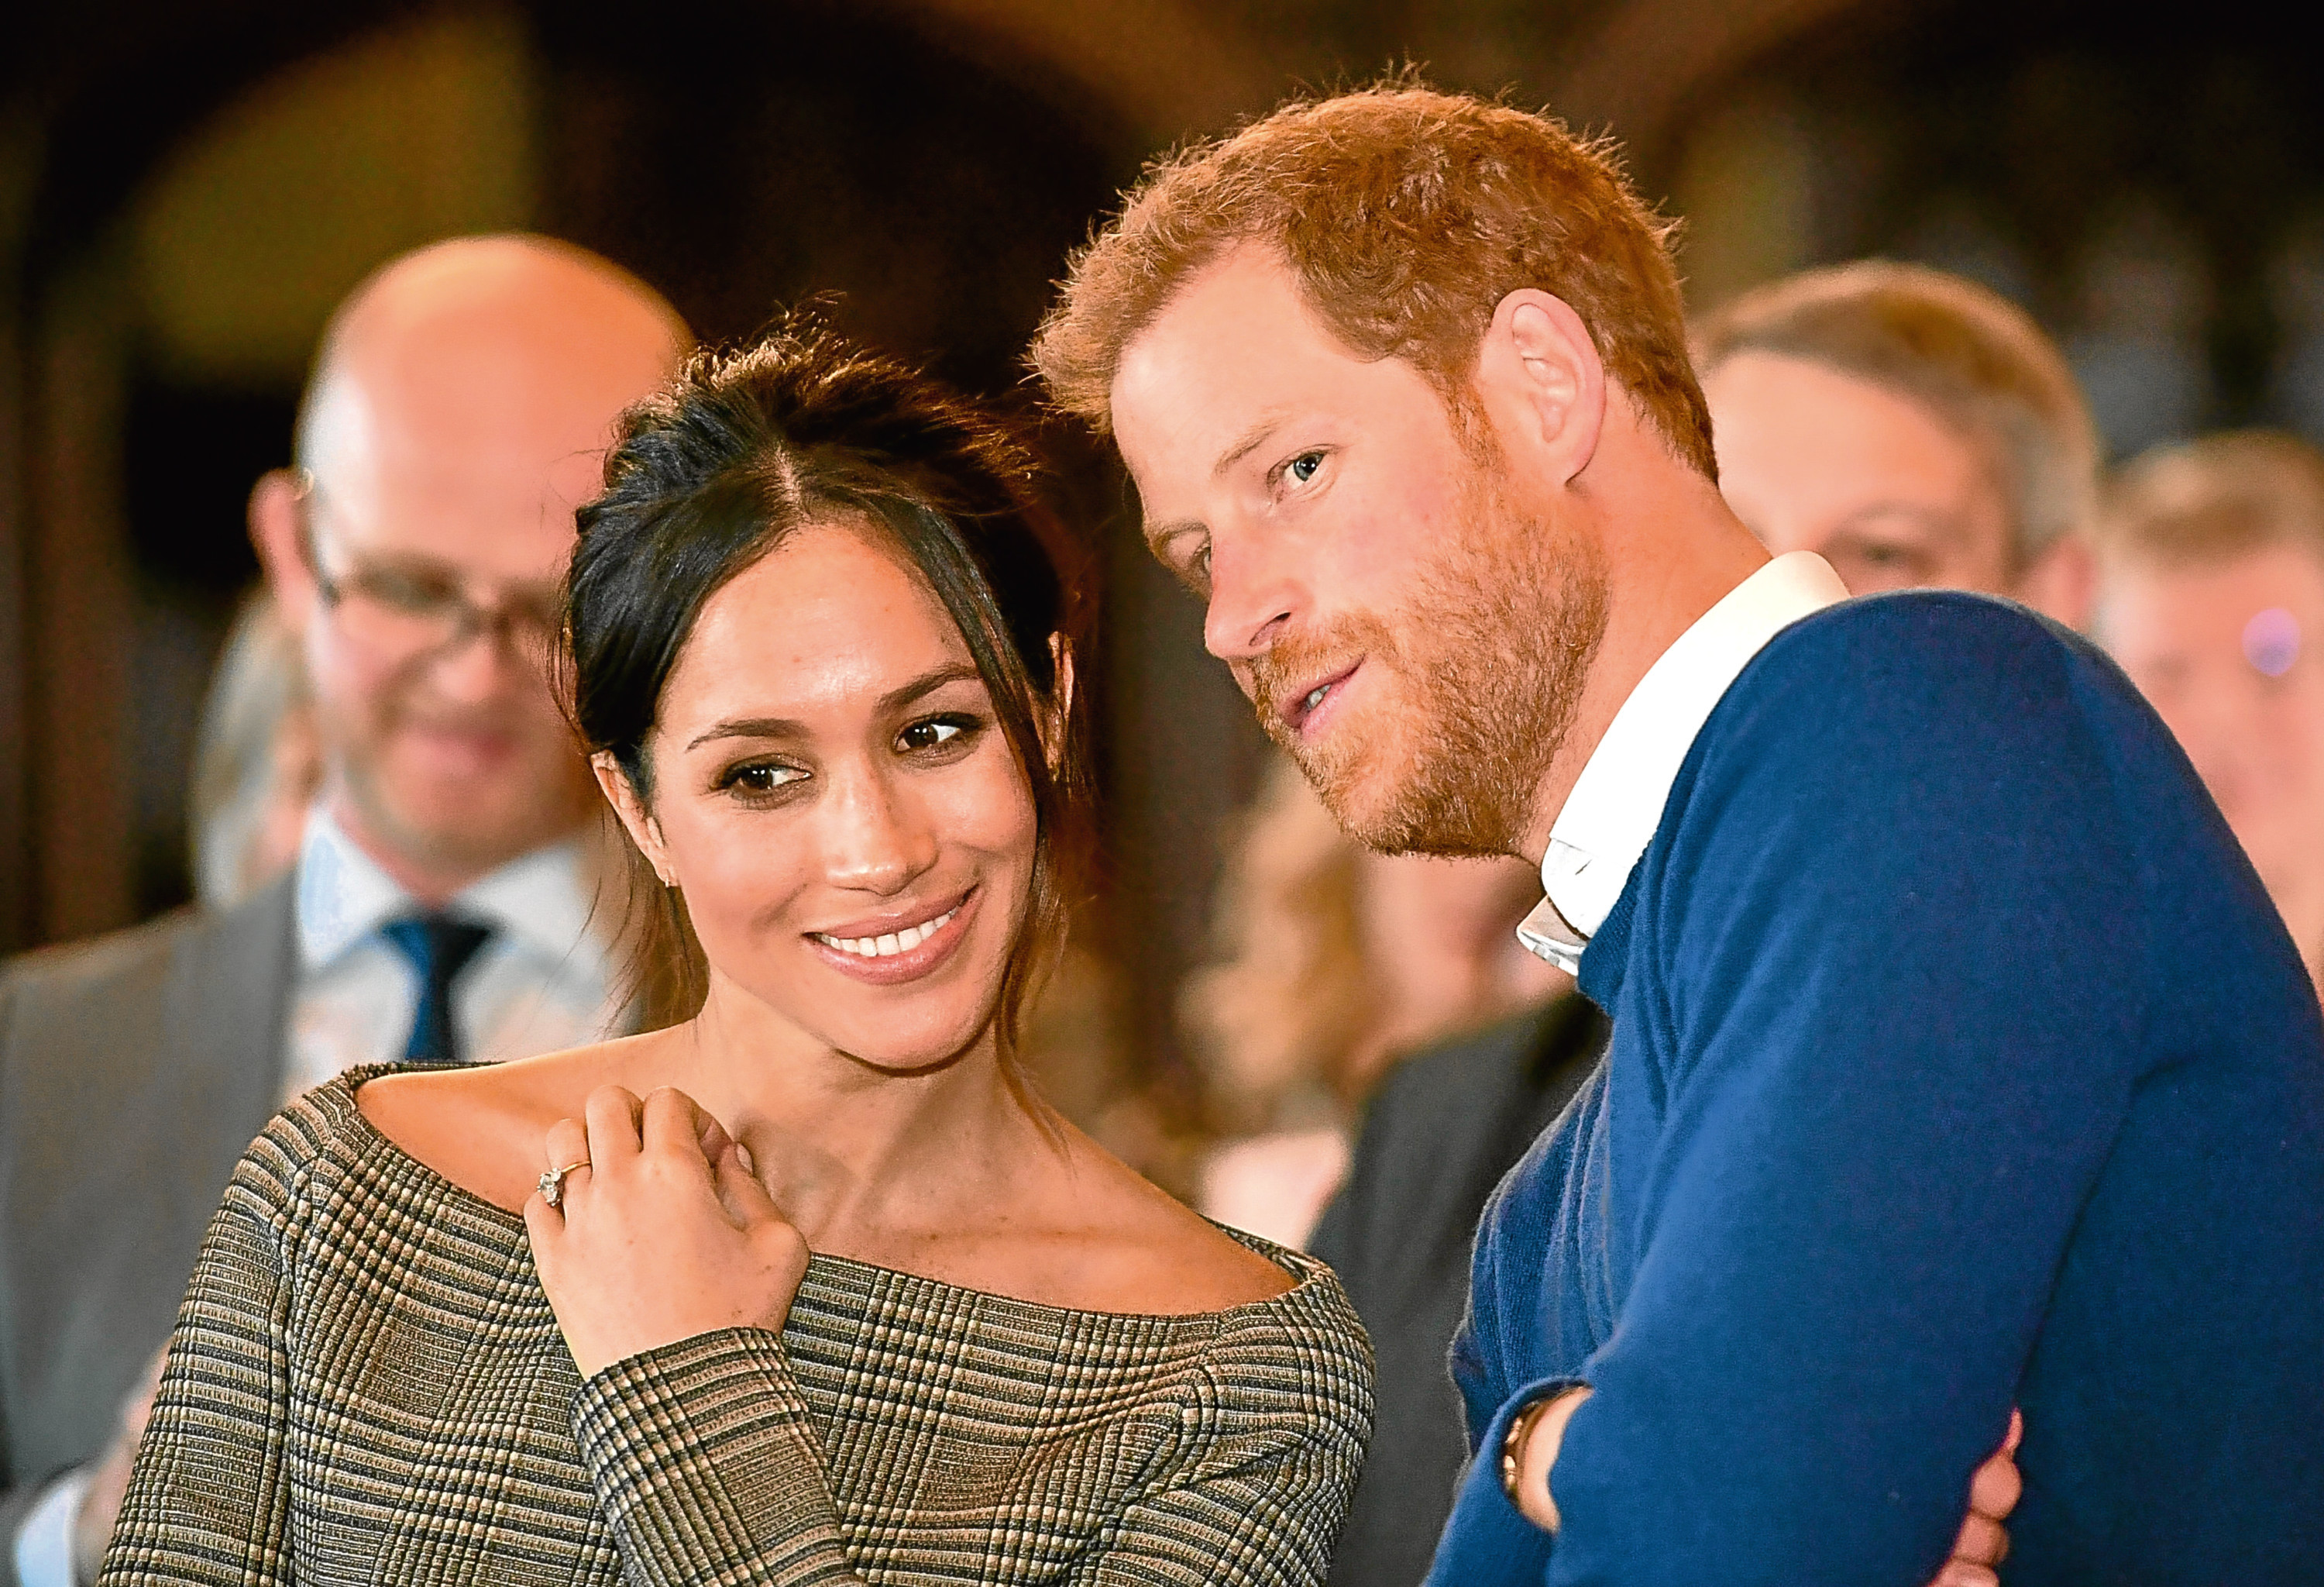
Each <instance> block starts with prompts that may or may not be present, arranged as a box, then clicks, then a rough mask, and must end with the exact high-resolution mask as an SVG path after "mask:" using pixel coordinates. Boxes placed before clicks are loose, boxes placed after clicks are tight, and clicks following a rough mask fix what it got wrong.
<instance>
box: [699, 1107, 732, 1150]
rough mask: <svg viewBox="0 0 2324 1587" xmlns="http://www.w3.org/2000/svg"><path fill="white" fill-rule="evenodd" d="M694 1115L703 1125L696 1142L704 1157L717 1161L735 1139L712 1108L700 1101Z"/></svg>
mask: <svg viewBox="0 0 2324 1587" xmlns="http://www.w3.org/2000/svg"><path fill="white" fill-rule="evenodd" d="M694 1116H695V1120H696V1122H697V1123H699V1124H700V1125H701V1126H702V1133H701V1134H700V1135H699V1136H698V1137H697V1138H696V1145H697V1146H699V1147H701V1148H702V1156H703V1158H704V1159H705V1161H708V1162H713V1163H715V1162H716V1161H717V1160H718V1159H719V1158H722V1157H724V1155H725V1153H726V1149H727V1148H728V1147H729V1146H731V1145H733V1138H732V1137H731V1136H729V1135H728V1134H727V1133H726V1126H725V1125H724V1124H721V1123H720V1122H719V1121H718V1120H717V1119H716V1117H715V1115H713V1114H712V1112H710V1110H709V1109H708V1108H705V1107H704V1106H702V1105H701V1104H700V1103H696V1104H695V1109H694Z"/></svg>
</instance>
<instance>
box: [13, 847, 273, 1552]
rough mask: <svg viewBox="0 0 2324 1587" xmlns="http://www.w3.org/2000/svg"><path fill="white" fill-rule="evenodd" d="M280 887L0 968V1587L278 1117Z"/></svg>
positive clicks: (95, 1447)
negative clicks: (232, 1182) (22, 1531)
mask: <svg viewBox="0 0 2324 1587" xmlns="http://www.w3.org/2000/svg"><path fill="white" fill-rule="evenodd" d="M292 890H293V883H292V881H291V878H287V877H286V878H284V879H283V880H281V881H278V882H276V883H275V884H273V885H272V886H271V887H268V888H266V889H265V890H263V891H261V892H259V893H258V894H256V895H255V896H254V897H253V898H251V899H249V900H245V901H244V902H243V903H241V904H239V905H237V906H236V907H235V908H234V909H231V910H227V911H225V912H222V913H219V914H214V915H213V914H204V913H199V912H195V911H181V912H180V913H178V914H174V915H170V916H165V917H164V918H161V919H160V920H156V921H154V922H152V923H151V924H149V925H146V926H141V927H136V928H134V929H133V930H128V931H123V932H116V933H115V934H114V935H112V936H109V937H100V938H98V939H97V940H96V941H94V942H91V943H88V944H82V945H75V946H68V947H62V948H54V949H49V950H46V951H44V952H42V953H38V954H33V955H28V956H26V957H24V958H23V959H20V960H18V961H16V962H15V963H14V964H10V965H8V966H7V967H6V968H5V971H0V1462H5V1463H0V1489H5V1499H0V1582H8V1583H11V1584H12V1587H13V1583H14V1578H15V1550H14V1538H15V1532H16V1527H17V1525H18V1524H19V1523H20V1522H21V1521H22V1519H23V1511H24V1510H25V1509H27V1508H28V1507H29V1505H30V1503H31V1502H32V1499H34V1498H35V1496H36V1495H37V1493H38V1491H39V1490H40V1488H41V1487H42V1484H44V1483H45V1482H47V1481H48V1480H49V1479H50V1478H51V1477H53V1476H54V1475H56V1474H57V1473H58V1472H61V1471H63V1470H65V1469H66V1468H68V1467H70V1466H74V1465H78V1464H79V1463H81V1462H85V1461H88V1460H90V1459H92V1458H94V1457H95V1456H96V1455H97V1454H98V1453H101V1452H102V1451H103V1450H104V1448H105V1446H106V1443H107V1442H108V1441H109V1440H110V1438H111V1437H112V1435H113V1432H114V1429H115V1426H117V1425H118V1422H119V1416H120V1407H121V1402H122V1399H123V1398H124V1396H126V1395H127V1393H128V1392H129V1390H130V1389H131V1388H132V1387H133V1386H134V1384H135V1382H136V1380H137V1378H138V1375H139V1373H140V1372H142V1371H143V1370H144V1368H145V1366H146V1363H147V1362H148V1361H151V1360H152V1356H153V1353H154V1352H156V1351H158V1350H160V1349H161V1346H162V1344H163V1343H164V1342H167V1340H168V1339H169V1336H170V1329H171V1324H172V1323H173V1322H174V1320H175V1319H176V1316H177V1311H178V1302H179V1300H180V1297H181V1296H183V1294H184V1293H185V1287H186V1280H187V1278H188V1276H189V1274H190V1273H191V1272H192V1271H193V1266H194V1256H195V1253H196V1251H197V1250H198V1249H199V1248H200V1245H201V1241H202V1234H203V1232H204V1230H205V1229H207V1228H208V1224H209V1221H210V1215H211V1213H214V1212H215V1211H216V1210H217V1204H218V1200H219V1197H220V1196H221V1195H223V1194H224V1192H225V1189H226V1181H227V1180H228V1179H229V1178H231V1177H232V1176H233V1173H234V1166H235V1163H236V1162H237V1161H239V1160H240V1158H241V1157H242V1154H243V1152H244V1149H246V1148H247V1147H248V1146H249V1145H250V1142H251V1140H252V1138H253V1137H254V1136H255V1135H257V1133H258V1132H259V1131H260V1130H263V1129H264V1128H265V1126H266V1122H267V1121H268V1120H269V1119H271V1118H272V1117H273V1116H274V1114H275V1112H277V1111H278V1110H279V1109H280V1107H281V1101H282V1086H283V1077H284V1075H285V1073H286V1069H285V1063H286V1056H285V1055H286V1039H285V1030H286V1027H287V1021H288V1010H289V1007H290V1002H291V988H292V986H293V984H294V979H295V973H296V957H295V950H294V946H293V942H292V937H291V900H292Z"/></svg>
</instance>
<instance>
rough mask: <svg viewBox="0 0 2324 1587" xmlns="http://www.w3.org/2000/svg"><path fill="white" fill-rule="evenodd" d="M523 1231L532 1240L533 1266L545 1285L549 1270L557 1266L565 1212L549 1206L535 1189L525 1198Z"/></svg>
mask: <svg viewBox="0 0 2324 1587" xmlns="http://www.w3.org/2000/svg"><path fill="white" fill-rule="evenodd" d="M524 1232H525V1236H526V1238H527V1239H529V1240H530V1241H531V1242H532V1265H533V1268H534V1269H535V1270H536V1271H538V1272H539V1274H540V1280H541V1283H542V1284H543V1285H544V1286H546V1285H548V1284H549V1272H550V1270H551V1269H554V1268H555V1267H556V1266H557V1254H558V1240H559V1239H560V1238H561V1237H562V1236H563V1235H564V1233H565V1214H564V1213H560V1212H558V1210H557V1209H556V1208H555V1207H552V1206H550V1205H549V1203H548V1202H546V1201H544V1200H543V1199H542V1198H541V1195H540V1192H539V1191H537V1190H536V1191H534V1192H533V1193H532V1194H531V1195H529V1196H527V1197H526V1198H525V1202H524Z"/></svg>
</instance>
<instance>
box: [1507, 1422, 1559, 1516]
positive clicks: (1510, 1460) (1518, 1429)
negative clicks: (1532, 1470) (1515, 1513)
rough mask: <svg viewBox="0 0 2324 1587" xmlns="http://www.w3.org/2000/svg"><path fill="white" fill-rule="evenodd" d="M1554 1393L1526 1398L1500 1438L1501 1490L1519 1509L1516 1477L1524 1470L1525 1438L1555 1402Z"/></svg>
mask: <svg viewBox="0 0 2324 1587" xmlns="http://www.w3.org/2000/svg"><path fill="white" fill-rule="evenodd" d="M1557 1399H1558V1397H1557V1395H1555V1394H1545V1395H1543V1396H1542V1397H1541V1398H1539V1399H1535V1400H1528V1401H1526V1405H1525V1407H1524V1408H1523V1409H1522V1410H1520V1411H1518V1412H1517V1415H1516V1416H1511V1417H1510V1418H1509V1430H1508V1435H1507V1436H1506V1437H1504V1438H1503V1439H1502V1440H1501V1491H1502V1492H1504V1493H1506V1494H1508V1496H1509V1502H1510V1503H1511V1504H1514V1505H1517V1509H1519V1510H1523V1509H1525V1506H1524V1505H1523V1504H1522V1503H1520V1502H1519V1501H1518V1499H1517V1479H1518V1477H1519V1476H1520V1475H1521V1474H1522V1473H1523V1472H1524V1470H1525V1446H1526V1439H1527V1438H1529V1437H1531V1436H1532V1435H1533V1425H1534V1424H1535V1422H1538V1421H1539V1420H1541V1413H1542V1412H1544V1411H1545V1410H1547V1409H1548V1408H1549V1407H1551V1406H1553V1405H1555V1404H1556V1403H1557Z"/></svg>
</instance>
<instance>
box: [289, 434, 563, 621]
mask: <svg viewBox="0 0 2324 1587" xmlns="http://www.w3.org/2000/svg"><path fill="white" fill-rule="evenodd" d="M299 494H300V503H301V505H302V508H304V509H305V512H304V513H303V518H304V521H303V523H302V531H303V532H302V533H301V535H300V543H301V545H302V546H303V548H304V549H305V551H306V556H307V567H308V568H309V571H310V572H312V573H313V574H314V576H315V587H316V589H317V591H318V592H319V593H320V594H321V595H322V597H323V604H324V605H325V606H327V607H328V608H329V609H330V611H331V614H332V615H333V616H334V617H336V618H337V621H338V623H339V627H340V629H341V631H342V632H345V633H346V635H347V637H348V638H350V639H352V640H355V641H357V642H358V643H361V644H364V645H365V646H368V647H370V648H373V649H375V650H383V651H388V652H391V653H393V654H396V655H402V656H417V655H420V654H423V653H428V652H433V651H438V650H457V649H458V648H459V647H460V646H462V645H465V644H466V643H467V642H468V641H469V640H471V639H473V638H475V636H476V635H478V634H483V635H484V636H485V637H487V638H488V639H490V640H491V641H493V642H494V643H499V642H500V641H501V640H502V638H503V635H505V636H506V638H507V641H508V643H509V644H510V645H511V647H512V649H514V650H516V651H517V652H518V653H519V654H520V655H521V656H523V657H525V658H526V659H527V660H530V661H532V662H534V663H535V664H536V665H543V664H546V662H547V660H548V659H549V653H550V650H551V648H552V647H553V646H554V645H555V644H556V643H557V641H558V637H559V635H560V633H561V632H562V630H563V627H564V622H565V614H564V603H563V600H562V598H561V596H560V595H559V593H558V591H557V590H555V589H553V588H546V587H541V586H534V587H531V588H523V587H519V588H516V589H512V590H509V591H507V592H505V593H503V595H502V596H501V598H500V599H498V600H496V601H493V602H492V603H491V604H485V603H484V602H481V601H478V600H475V599H474V598H473V597H471V596H470V595H468V593H467V591H466V590H465V589H463V588H462V587H461V586H460V580H459V578H458V577H457V576H456V575H455V574H454V573H453V572H452V570H451V569H449V568H447V567H442V566H440V565H435V564H429V563H424V562H409V563H396V562H366V561H362V560H355V561H354V562H352V563H351V565H350V566H349V567H347V569H346V571H345V572H343V573H339V574H337V575H334V574H331V573H328V572H326V571H325V570H324V567H323V558H322V556H321V554H320V550H319V549H318V546H317V544H316V535H315V528H314V518H313V512H312V506H313V502H314V499H315V489H314V484H313V482H312V480H311V479H302V480H301V481H300V492H299Z"/></svg>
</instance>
